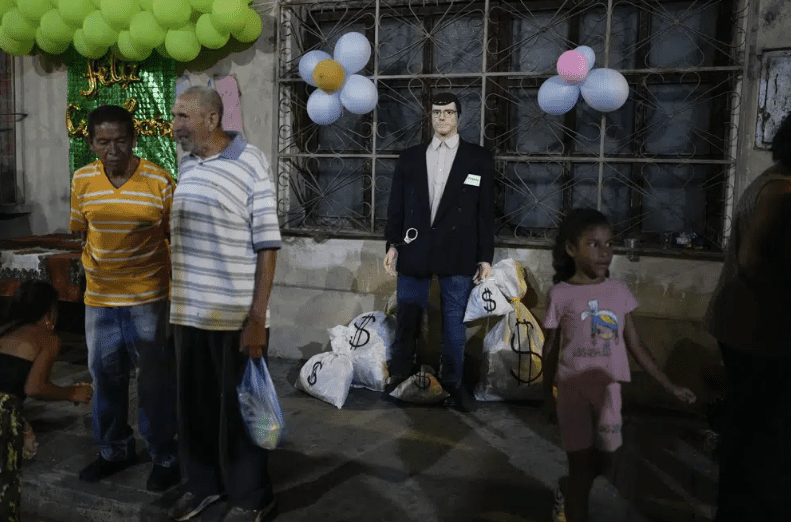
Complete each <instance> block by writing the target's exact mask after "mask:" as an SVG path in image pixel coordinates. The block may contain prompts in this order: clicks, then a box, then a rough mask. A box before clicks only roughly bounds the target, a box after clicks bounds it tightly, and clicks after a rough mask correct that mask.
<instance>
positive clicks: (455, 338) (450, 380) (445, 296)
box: [439, 275, 473, 388]
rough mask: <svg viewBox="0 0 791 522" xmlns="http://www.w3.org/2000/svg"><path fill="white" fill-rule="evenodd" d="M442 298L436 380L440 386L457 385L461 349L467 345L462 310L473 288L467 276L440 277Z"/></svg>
mask: <svg viewBox="0 0 791 522" xmlns="http://www.w3.org/2000/svg"><path fill="white" fill-rule="evenodd" d="M439 284H440V292H441V293H440V295H441V300H442V356H441V358H440V376H439V380H440V382H441V383H442V384H443V386H447V387H450V388H458V387H459V386H461V384H462V379H463V377H464V348H465V346H466V345H467V327H466V326H464V311H465V310H466V308H467V300H468V299H469V297H470V292H471V291H472V287H473V282H472V277H470V276H462V275H456V276H445V277H440V278H439Z"/></svg>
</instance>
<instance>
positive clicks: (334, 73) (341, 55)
mask: <svg viewBox="0 0 791 522" xmlns="http://www.w3.org/2000/svg"><path fill="white" fill-rule="evenodd" d="M370 58H371V43H370V42H369V41H368V38H366V37H365V35H362V34H360V33H354V32H352V33H346V34H344V35H343V36H341V37H340V38H339V39H338V42H337V43H336V44H335V50H334V52H333V56H330V55H329V53H326V52H324V51H318V50H316V51H309V52H307V53H305V54H304V55H303V56H302V58H300V60H299V75H300V76H301V77H302V79H303V80H305V82H307V83H308V84H309V85H312V86H313V87H318V89H316V90H315V91H313V93H312V94H311V95H310V97H309V98H308V116H309V117H310V119H311V120H312V121H313V122H315V123H318V124H319V125H329V124H331V123H333V122H335V121H336V120H337V119H338V118H340V117H341V114H342V113H343V109H344V108H345V109H346V110H348V111H349V112H351V113H353V114H366V113H368V112H371V111H372V110H373V109H374V107H376V104H377V102H378V101H379V92H378V91H377V90H376V85H374V82H372V81H371V80H369V79H368V78H366V77H364V76H361V75H359V74H355V73H357V72H359V71H361V70H362V68H363V67H365V64H367V63H368V60H369V59H370Z"/></svg>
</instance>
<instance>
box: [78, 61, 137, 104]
mask: <svg viewBox="0 0 791 522" xmlns="http://www.w3.org/2000/svg"><path fill="white" fill-rule="evenodd" d="M139 71H140V65H139V64H136V63H129V62H124V61H122V60H119V59H118V58H116V57H115V55H113V54H112V53H110V57H109V58H108V59H102V60H88V71H87V72H86V73H85V74H84V75H83V76H84V77H85V78H87V79H88V90H85V91H80V94H82V95H83V96H85V97H86V98H89V97H91V96H93V95H94V94H96V92H97V90H98V88H99V85H102V86H104V87H109V86H111V85H120V86H121V87H123V88H124V89H128V88H129V84H130V83H132V82H139V81H141V80H140V77H139V76H138V75H137V73H138V72H139Z"/></svg>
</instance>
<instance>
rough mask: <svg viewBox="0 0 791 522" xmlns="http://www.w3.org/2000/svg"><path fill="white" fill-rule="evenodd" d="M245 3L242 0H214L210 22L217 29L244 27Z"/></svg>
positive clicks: (240, 28)
mask: <svg viewBox="0 0 791 522" xmlns="http://www.w3.org/2000/svg"><path fill="white" fill-rule="evenodd" d="M245 9H246V7H245V4H244V2H243V1H242V0H214V3H213V4H212V11H211V16H212V23H214V27H216V28H217V29H224V30H227V31H241V30H242V29H243V28H244V23H245V18H244V10H245Z"/></svg>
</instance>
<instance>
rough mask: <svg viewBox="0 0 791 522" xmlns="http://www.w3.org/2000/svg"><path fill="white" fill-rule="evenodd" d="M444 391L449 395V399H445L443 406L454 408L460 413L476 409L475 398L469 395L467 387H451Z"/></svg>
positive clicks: (461, 385)
mask: <svg viewBox="0 0 791 522" xmlns="http://www.w3.org/2000/svg"><path fill="white" fill-rule="evenodd" d="M445 390H446V391H447V392H448V393H449V394H450V397H448V398H447V399H445V406H449V407H453V408H456V409H457V410H459V411H462V412H470V411H475V410H476V409H477V407H478V406H477V404H476V403H475V397H473V396H472V394H470V392H469V390H467V387H466V386H464V385H463V384H457V385H451V386H448V387H447V388H445Z"/></svg>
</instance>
